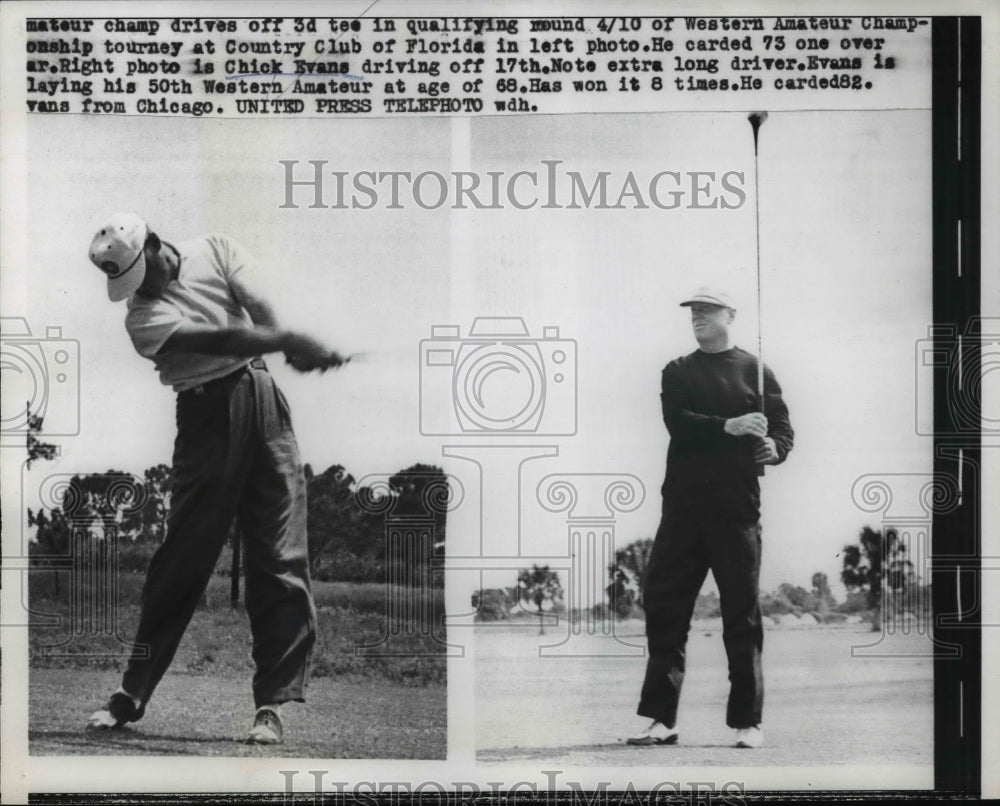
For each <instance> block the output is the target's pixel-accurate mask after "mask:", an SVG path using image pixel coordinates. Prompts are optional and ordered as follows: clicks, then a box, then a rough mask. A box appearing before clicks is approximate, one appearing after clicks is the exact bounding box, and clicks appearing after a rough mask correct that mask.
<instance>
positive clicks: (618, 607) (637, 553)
mask: <svg viewBox="0 0 1000 806" xmlns="http://www.w3.org/2000/svg"><path fill="white" fill-rule="evenodd" d="M652 551H653V539H652V538H650V537H647V538H642V539H640V540H634V541H633V542H631V543H629V544H628V545H627V546H624V547H622V548H620V549H618V550H616V551H615V561H614V562H613V563H611V565H609V566H608V576H609V578H610V584H609V585H608V586H607V587H606V588H605V589H604V590H605V592H606V593H607V595H608V599H609V601H610V602H611V607H612V609H613V610H614V611H615V613H616V614H617V615H618V616H619V617H626V616H628V615H629V614H630V613H631V612H632V607H633V605H638V606H639V607H642V591H643V586H644V585H645V583H646V571H647V569H648V568H649V558H650V555H651V554H652Z"/></svg>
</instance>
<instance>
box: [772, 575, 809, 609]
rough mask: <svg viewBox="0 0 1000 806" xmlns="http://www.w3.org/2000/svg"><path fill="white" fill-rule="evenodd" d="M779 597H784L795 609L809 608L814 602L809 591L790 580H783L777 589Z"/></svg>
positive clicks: (776, 593) (776, 592)
mask: <svg viewBox="0 0 1000 806" xmlns="http://www.w3.org/2000/svg"><path fill="white" fill-rule="evenodd" d="M775 595H776V596H777V597H778V598H781V599H784V600H785V601H786V602H788V604H789V605H790V606H791V607H792V608H793V609H794V610H809V609H810V605H811V604H812V597H811V596H810V595H809V591H807V590H806V589H805V588H803V587H800V586H798V585H792V584H791V583H789V582H782V583H781V584H780V585H779V586H778V590H777V591H775Z"/></svg>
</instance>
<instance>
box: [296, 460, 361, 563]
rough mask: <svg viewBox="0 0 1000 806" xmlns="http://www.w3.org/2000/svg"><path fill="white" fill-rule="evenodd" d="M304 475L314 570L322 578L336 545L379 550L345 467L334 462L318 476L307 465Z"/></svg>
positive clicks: (355, 548) (351, 550) (354, 548)
mask: <svg viewBox="0 0 1000 806" xmlns="http://www.w3.org/2000/svg"><path fill="white" fill-rule="evenodd" d="M305 475H306V488H307V494H308V500H309V513H308V517H307V527H306V528H307V531H308V535H309V568H310V570H311V571H312V573H313V574H314V575H316V576H317V577H318V578H323V576H324V571H325V568H324V565H325V564H326V563H328V562H330V561H331V560H332V558H333V556H334V554H335V549H337V548H341V547H343V548H347V549H349V550H350V552H351V553H353V554H358V555H360V554H365V553H371V552H373V551H377V550H378V547H377V546H376V545H375V543H376V541H375V540H373V539H372V536H371V535H370V534H369V533H368V531H367V530H366V528H365V527H366V525H367V522H368V518H367V517H366V513H364V512H362V511H361V510H360V509H359V508H358V507H357V505H356V502H355V498H354V492H355V490H354V488H355V484H356V482H355V481H354V477H353V476H352V475H351V474H350V473H348V472H347V470H346V469H345V468H344V466H343V465H333V466H331V467H329V468H327V469H326V470H325V471H323V473H321V474H319V475H318V476H317V475H314V474H313V471H312V468H311V467H310V466H309V465H306V467H305Z"/></svg>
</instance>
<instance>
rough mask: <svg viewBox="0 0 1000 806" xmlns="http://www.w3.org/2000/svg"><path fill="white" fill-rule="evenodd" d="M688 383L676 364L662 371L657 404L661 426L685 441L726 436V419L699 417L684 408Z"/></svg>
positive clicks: (700, 415)
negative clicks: (660, 407) (660, 409)
mask: <svg viewBox="0 0 1000 806" xmlns="http://www.w3.org/2000/svg"><path fill="white" fill-rule="evenodd" d="M687 386H688V382H687V379H685V378H684V377H683V373H682V372H681V371H680V369H679V368H678V367H677V365H676V364H668V365H667V366H666V368H665V369H664V370H663V377H662V381H661V386H660V403H661V404H662V406H663V422H664V424H666V426H667V431H669V432H670V436H671V437H674V438H679V439H684V440H704V439H718V438H719V437H721V436H722V435H723V434H724V433H725V432H724V429H725V424H726V418H725V417H716V416H713V415H709V414H699V413H698V412H696V411H692V410H691V409H689V408H687V406H688V405H689V404H688V389H687Z"/></svg>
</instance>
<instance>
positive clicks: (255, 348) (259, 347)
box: [159, 322, 343, 369]
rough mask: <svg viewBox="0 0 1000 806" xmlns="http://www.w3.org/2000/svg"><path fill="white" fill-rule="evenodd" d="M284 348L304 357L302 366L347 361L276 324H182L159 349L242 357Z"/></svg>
mask: <svg viewBox="0 0 1000 806" xmlns="http://www.w3.org/2000/svg"><path fill="white" fill-rule="evenodd" d="M281 351H284V352H285V353H293V354H295V355H297V356H301V358H302V360H301V362H300V363H301V364H302V367H300V366H298V365H297V366H296V369H300V368H308V369H326V368H328V367H331V366H333V367H336V366H340V364H342V363H343V360H342V359H341V358H340V356H339V355H337V353H336V352H332V351H330V350H328V349H327V348H326V347H325V346H323V345H322V344H320V343H319V342H318V341H316V340H315V339H313V338H311V337H310V336H306V335H304V334H302V333H296V332H294V331H291V330H283V329H281V328H276V327H268V326H259V325H255V326H254V327H252V328H242V327H230V328H215V327H210V326H208V325H197V324H194V323H191V322H184V323H182V324H181V325H180V326H179V327H178V328H177V329H176V330H175V331H174V332H173V333H172V334H171V335H170V337H169V338H168V339H167V340H166V341H165V342H164V343H163V346H162V347H161V348H160V350H159V352H161V353H164V352H182V353H207V354H208V355H231V356H237V357H241V358H252V357H253V356H257V355H263V354H266V353H276V352H281Z"/></svg>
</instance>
